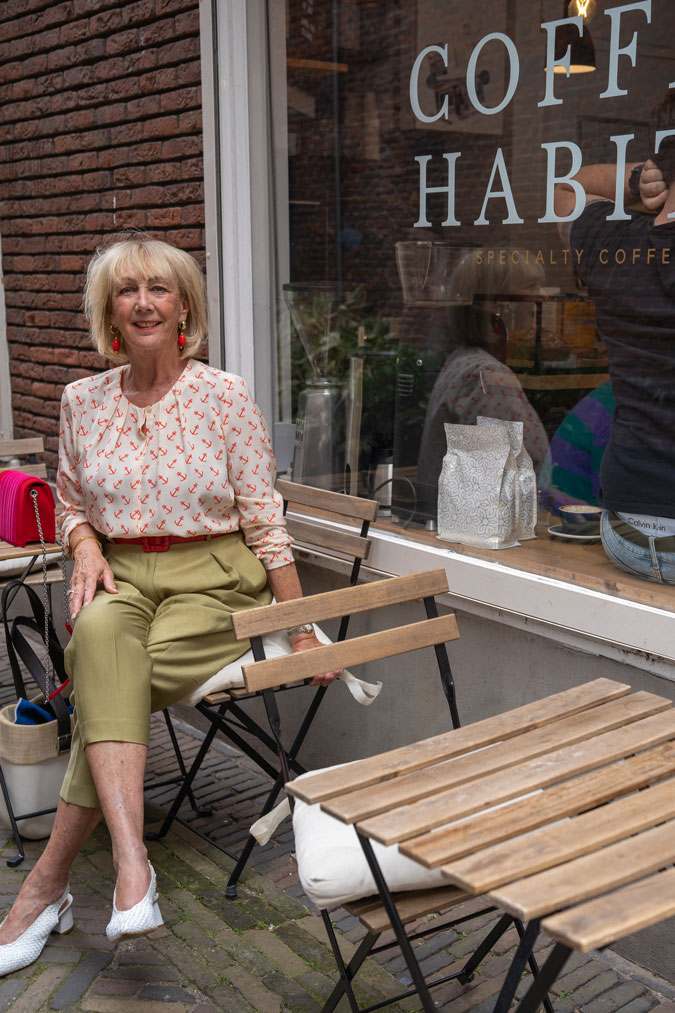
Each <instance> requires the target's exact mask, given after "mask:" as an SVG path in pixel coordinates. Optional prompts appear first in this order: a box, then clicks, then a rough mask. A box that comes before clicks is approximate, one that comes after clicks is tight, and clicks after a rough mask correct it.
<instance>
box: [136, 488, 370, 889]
mask: <svg viewBox="0 0 675 1013" xmlns="http://www.w3.org/2000/svg"><path fill="white" fill-rule="evenodd" d="M276 487H277V490H278V491H279V492H280V493H281V495H282V496H283V498H284V513H285V514H286V515H287V517H286V520H287V526H288V530H289V532H290V534H291V535H292V536H293V538H294V540H295V542H296V543H300V544H302V545H307V546H311V548H312V549H318V550H319V551H321V552H323V553H325V554H328V555H329V556H331V557H332V558H338V559H342V560H348V561H351V572H350V576H349V585H350V586H353V585H355V584H356V583H357V581H358V578H359V572H360V569H361V563H362V561H363V560H364V559H366V558H367V556H368V552H369V550H370V539H369V538H368V530H369V527H370V524H371V522H372V521H374V520H375V517H376V516H377V511H378V507H379V504H378V503H377V502H375V501H374V500H366V499H361V498H359V497H356V496H346V495H343V494H342V493H335V492H328V491H326V490H323V489H316V488H314V487H313V486H307V485H301V484H299V483H295V482H288V481H286V480H283V479H280V480H279V481H278V482H277V486H276ZM289 507H290V508H291V511H292V512H293V515H292V516H288V513H287V512H288V508H289ZM298 510H302V511H304V512H303V513H302V514H298V513H296V511H298ZM310 511H311V512H310ZM354 520H357V521H359V522H360V530H359V531H358V533H356V532H355V531H354V530H353V529H352V530H348V529H346V528H345V525H346V524H349V525H350V526H351V524H353V522H354ZM303 600H305V599H303ZM270 607H271V606H267V608H270ZM254 611H255V612H258V610H257V609H256V610H254ZM348 623H349V617H348V616H344V617H343V618H342V620H341V622H340V627H339V632H338V636H337V639H338V640H342V639H343V638H344V637H345V636H346V633H347V627H348ZM291 625H297V623H291V624H288V623H287V624H286V625H285V626H284V625H283V624H282V625H281V626H278V627H275V630H274V631H272V630H270V631H269V634H270V635H267V636H265V637H264V638H263V640H262V643H261V644H259V646H258V647H257V650H258V655H257V657H269V656H279V655H283V654H290V652H291V647H290V642H289V641H288V638H287V637H286V635H285V633H284V632H283V631H284V630H285V629H287V628H290V626H291ZM279 631H281V632H279ZM244 638H247V634H242V635H241V636H239V637H238V639H244ZM255 651H256V647H255V645H253V646H252V648H251V650H250V651H248V652H247V653H246V654H244V655H243V656H242V657H241V658H239V659H238V660H237V661H236V662H234V663H233V664H232V665H228V666H227V667H226V668H224V669H222V670H221V671H220V672H218V673H217V674H216V675H215V676H213V677H212V678H211V679H209V680H208V681H207V682H206V683H204V684H203V685H202V686H201V687H199V689H198V690H197V692H196V693H194V694H192V695H191V696H189V697H187V698H186V699H185V700H183V701H181V703H187V704H190V705H193V706H195V707H196V708H197V710H198V711H199V713H200V714H202V715H203V716H204V717H205V718H207V720H208V721H209V724H210V728H209V730H208V732H207V734H206V737H205V738H204V741H203V742H202V745H201V747H200V749H199V752H198V753H197V755H196V757H195V759H194V761H193V763H192V766H191V767H190V770H189V771H188V772H187V774H185V775H183V774H179V775H178V776H177V777H176V778H173V779H171V782H173V781H176V782H177V781H180V782H181V786H180V789H179V791H178V794H177V795H176V798H175V799H174V802H173V804H172V806H171V809H170V810H169V812H168V814H167V816H166V818H165V819H164V822H163V823H162V825H161V827H160V829H159V830H158V831H154V832H151V833H149V834H148V835H147V836H148V838H149V839H151V840H156V839H158V838H161V837H164V835H165V834H166V833H167V832H168V831H169V829H170V827H171V824H172V823H173V821H174V820H175V819H178V820H179V822H181V823H183V821H182V820H181V819H180V817H179V816H178V812H179V809H180V807H181V805H182V803H183V800H184V799H185V798H186V796H187V797H189V798H190V801H191V802H192V803H193V808H194V809H195V811H196V812H197V813H198V814H199V815H210V810H209V809H200V808H199V807H197V806H196V805H195V804H194V801H193V799H192V798H191V797H190V793H191V789H192V786H193V783H194V780H195V778H196V777H197V775H198V773H199V769H200V767H201V764H202V762H203V760H204V758H205V757H206V755H207V753H208V750H209V749H210V747H211V744H212V742H213V740H214V738H215V736H216V734H217V733H218V732H220V733H221V734H222V735H223V736H224V737H225V738H226V739H227V740H229V741H230V742H231V743H232V744H233V745H234V746H236V747H237V748H238V749H240V750H241V751H242V752H244V753H245V754H246V755H247V756H249V757H250V758H251V759H253V760H254V761H255V763H256V764H257V765H258V766H259V767H260V769H261V770H263V771H264V772H265V773H266V774H268V775H269V776H270V777H271V778H272V779H273V780H274V785H273V787H272V789H271V791H270V793H269V796H268V798H267V800H266V802H265V805H264V806H263V809H262V812H261V814H260V815H261V816H262V815H265V814H266V813H268V812H270V810H271V809H272V808H273V806H274V803H275V801H276V799H277V796H278V795H279V792H280V791H281V788H282V786H283V782H284V779H285V777H284V775H283V774H282V773H281V771H280V769H279V767H278V766H277V765H275V757H276V752H277V745H276V742H275V739H274V737H273V736H272V735H271V734H270V732H269V731H268V730H267V729H266V728H265V727H264V726H263V724H261V723H260V721H258V720H256V718H255V716H254V715H252V713H251V708H250V706H249V701H251V700H254V699H256V698H260V697H261V696H262V693H260V692H257V691H249V690H248V689H247V688H246V687H245V686H244V677H243V674H242V666H244V665H245V664H247V663H248V662H251V661H253V660H254V657H255V656H256V655H255ZM261 651H262V652H264V653H262V654H261V653H260V652H261ZM304 685H306V680H305V681H302V680H300V681H298V678H297V677H296V679H294V680H292V684H289V685H287V686H285V687H280V689H284V690H286V689H289V690H290V689H296V688H298V687H300V686H304ZM326 689H327V687H319V688H318V689H317V690H316V692H315V693H314V694H313V697H312V701H311V703H310V705H309V706H308V708H307V710H306V712H305V715H304V718H303V720H302V723H301V725H300V728H299V730H298V732H297V734H296V736H295V739H294V741H293V742H292V743H291V745H290V746H289V748H288V752H287V756H288V763H289V765H290V768H291V769H292V770H294V771H295V772H296V773H302V772H303V771H304V767H303V766H302V765H301V764H300V763H299V761H298V759H297V756H298V753H299V750H300V748H301V746H302V744H303V742H304V741H305V738H306V736H307V733H308V732H309V729H310V727H311V724H312V722H313V720H314V718H315V717H316V714H317V712H318V710H319V707H320V706H321V703H322V701H323V698H324V696H325V693H326ZM165 717H166V718H167V724H168V725H169V731H170V734H171V733H172V729H171V727H170V717H169V715H168V712H165ZM172 740H173V742H174V749H175V750H177V749H178V744H177V742H176V740H175V735H174V736H172ZM177 755H179V753H177ZM270 757H271V759H270ZM181 760H182V758H181ZM179 762H180V761H179ZM171 782H167V781H163V782H160V783H159V784H157V783H155V784H154V785H146V788H147V787H160V786H161V785H164V784H166V783H171ZM184 825H185V826H187V827H189V828H190V829H191V830H193V832H195V833H198V834H200V836H202V837H204V838H205V839H206V840H209V841H210V842H211V843H212V844H214V845H215V846H216V847H218V848H220V850H221V851H224V852H225V853H226V854H229V852H228V851H227V850H226V849H225V848H222V847H221V845H219V844H218V842H216V841H214V840H212V839H211V838H209V837H208V836H207V835H205V834H201V833H200V831H198V830H197V829H196V828H195V827H193V826H192V825H191V824H189V823H184ZM255 843H256V841H255V839H254V838H253V837H252V836H250V835H249V837H248V839H247V841H246V844H245V846H244V848H243V851H242V853H241V855H240V856H231V857H234V858H235V860H236V863H237V864H236V867H235V869H234V871H233V873H232V875H231V877H230V881H229V884H228V887H227V896H228V897H229V898H231V899H234V898H236V896H237V880H238V879H239V876H240V875H241V872H242V870H243V869H244V868H245V866H246V863H247V862H248V859H249V857H250V854H251V852H252V850H253V848H254V846H255Z"/></svg>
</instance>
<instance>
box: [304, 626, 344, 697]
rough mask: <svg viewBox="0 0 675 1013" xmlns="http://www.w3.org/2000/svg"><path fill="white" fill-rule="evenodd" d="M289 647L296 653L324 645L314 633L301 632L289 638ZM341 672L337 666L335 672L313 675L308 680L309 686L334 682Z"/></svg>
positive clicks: (327, 684)
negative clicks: (310, 679) (309, 680)
mask: <svg viewBox="0 0 675 1013" xmlns="http://www.w3.org/2000/svg"><path fill="white" fill-rule="evenodd" d="M291 647H292V648H293V653H294V654H297V653H299V652H300V651H313V650H314V648H315V647H325V644H322V643H321V641H320V640H319V639H318V638H317V636H316V634H315V633H301V634H300V635H299V636H297V637H292V638H291ZM341 674H342V669H341V668H339V669H338V670H337V671H336V672H324V673H323V675H315V676H314V678H313V679H312V681H311V682H310V686H330V684H331V682H335V680H336V679H337V677H338V676H339V675H341Z"/></svg>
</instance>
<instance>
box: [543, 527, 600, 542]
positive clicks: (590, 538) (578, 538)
mask: <svg viewBox="0 0 675 1013" xmlns="http://www.w3.org/2000/svg"><path fill="white" fill-rule="evenodd" d="M548 533H549V535H551V537H552V538H560V539H561V540H562V541H563V542H599V541H600V532H599V531H598V533H597V534H596V535H574V534H572V532H571V531H563V526H562V524H554V525H553V527H551V528H549V529H548Z"/></svg>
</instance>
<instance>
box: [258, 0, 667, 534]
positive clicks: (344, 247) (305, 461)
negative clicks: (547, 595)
mask: <svg viewBox="0 0 675 1013" xmlns="http://www.w3.org/2000/svg"><path fill="white" fill-rule="evenodd" d="M282 12H283V13H282ZM268 13H269V18H270V22H269V37H270V52H271V73H270V86H271V87H270V109H271V118H272V135H273V139H274V141H273V150H274V167H273V172H274V176H275V179H274V192H275V194H276V208H275V235H276V276H277V282H278V283H277V292H276V299H277V306H276V311H277V312H276V314H275V318H276V321H277V324H276V326H277V333H276V335H275V358H276V376H277V418H278V420H280V421H281V422H285V423H289V424H293V426H294V430H293V431H294V432H295V448H294V459H293V465H292V474H293V478H294V479H295V480H296V481H300V482H306V483H308V484H312V485H319V486H325V487H330V488H333V489H336V490H343V491H345V492H348V493H351V494H357V495H363V496H373V497H375V498H377V499H378V500H379V501H380V503H381V513H382V514H383V515H384V516H385V517H390V518H391V522H390V523H392V524H393V525H398V526H400V528H401V529H402V530H403V529H405V530H407V531H409V532H414V531H415V530H419V531H424V530H427V531H435V530H436V525H437V522H438V517H437V502H438V499H437V498H438V483H439V474H440V472H441V467H442V462H443V458H444V455H445V452H446V447H447V445H446V433H445V428H444V423H450V424H454V425H463V426H475V425H476V421H477V418H478V417H479V416H483V417H486V418H488V419H495V420H506V421H516V422H520V423H522V427H523V428H522V431H523V440H524V445H525V449H526V451H527V452H528V454H529V457H530V458H531V459H532V463H533V468H534V472H535V475H536V488H537V499H538V511H539V524H538V526H537V529H536V535H537V537H538V538H543V539H549V529H551V530H552V532H553V534H555V533H556V532H558V531H561V533H563V534H565V532H562V529H561V525H560V522H561V517H560V509H561V507H562V506H564V505H568V504H578V505H580V506H585V505H589V506H591V507H593V506H597V503H598V492H599V483H600V478H599V475H600V464H601V461H602V458H603V453H604V450H605V446H606V444H607V441H608V439H609V432H610V427H611V424H612V418H613V415H614V413H615V410H616V391H615V390H614V389H613V384H612V381H611V380H610V369H609V363H608V347H607V344H606V342H605V340H604V339H603V327H602V326H601V325H602V320H601V317H600V316H599V313H600V307H599V304H598V303H597V300H596V299H595V298H594V297H593V294H592V292H591V291H590V290H589V283H588V277H589V272H588V270H586V265H585V262H584V259H583V258H584V256H585V255H586V254H585V253H584V250H583V249H580V248H579V247H578V246H577V247H575V246H574V237H575V227H574V225H572V226H571V243H572V246H571V248H570V247H569V245H566V241H565V236H564V235H563V236H562V237H561V235H560V234H559V228H558V224H559V223H558V218H559V217H560V216H559V215H557V212H556V209H555V203H554V193H555V186H556V183H561V182H564V181H565V180H566V179H569V178H570V177H572V176H573V175H575V174H576V173H577V172H578V170H579V169H580V168H581V167H582V166H589V165H592V164H595V163H608V164H611V165H616V164H617V163H618V165H619V168H618V170H617V178H618V179H619V180H620V182H619V183H618V184H617V187H618V189H616V188H615V190H616V192H614V191H613V192H612V198H611V199H613V200H614V199H615V197H616V196H617V195H618V199H617V200H616V201H615V208H612V207H611V206H610V205H605V208H606V210H605V213H604V214H603V216H602V221H600V220H599V221H598V232H597V234H596V233H593V234H592V236H591V238H592V245H593V250H594V257H595V261H596V262H597V260H598V258H600V259H601V260H603V263H604V260H605V259H607V260H608V261H610V262H609V263H608V264H607V276H606V277H607V279H609V278H610V274H611V277H612V279H613V280H612V281H611V284H613V285H614V286H615V287H617V292H616V298H617V299H619V300H623V301H624V302H625V303H626V305H627V311H626V312H627V313H628V314H629V315H631V316H632V317H633V318H637V319H639V318H640V314H641V313H642V308H641V307H640V304H639V300H640V292H639V290H633V291H629V290H630V285H631V279H632V278H635V279H638V278H639V277H641V275H640V273H639V269H640V266H641V265H640V264H639V263H637V264H636V263H635V255H634V253H633V251H632V249H628V250H621V248H620V247H619V248H618V249H617V248H616V244H615V245H614V246H612V244H611V243H608V244H607V249H605V248H604V246H603V244H602V242H601V241H600V239H598V236H600V237H601V236H602V223H603V222H604V221H605V219H606V218H607V217H608V216H610V215H611V214H612V213H613V214H614V216H616V218H619V219H621V220H624V219H627V218H628V217H629V216H630V215H631V214H632V213H633V212H632V210H631V205H637V203H638V201H637V199H636V198H631V199H630V201H624V199H623V189H622V188H623V174H624V168H625V166H626V165H629V164H630V163H633V162H643V161H645V159H647V158H648V157H649V155H650V153H651V152H652V151H653V150H654V144H655V138H654V129H653V126H654V123H653V110H654V108H655V107H656V106H657V105H658V104H659V102H660V101H661V100H662V99H663V98H664V95H666V94H667V93H668V91H669V87H670V86H671V83H672V84H673V87H675V60H673V57H672V42H671V40H672V38H673V31H674V30H675V8H674V7H673V5H672V3H671V2H670V0H636V2H632V3H630V2H626V3H622V4H617V3H614V2H612V0H481V3H480V4H477V3H476V2H475V0H453V2H450V3H448V2H447V0H398V2H394V3H392V2H389V0H334V2H332V3H319V2H317V0H285V3H284V2H280V3H270V4H269V5H268ZM674 126H675V122H674ZM673 132H675V130H674V131H673ZM666 133H667V132H666ZM624 205H625V206H624ZM582 207H583V200H582V201H581V202H580V203H579V205H578V207H576V209H575V213H576V214H577V216H578V215H579V214H580V213H581V209H582ZM589 235H591V234H590V233H589ZM590 241H591V240H590V239H589V243H590ZM608 250H609V251H610V252H608ZM622 256H623V261H621V263H619V260H620V258H621V257H622ZM638 259H639V258H638ZM674 261H675V255H674ZM617 267H621V268H622V271H623V273H621V272H619V274H617V270H616V269H617ZM629 268H630V269H631V270H633V269H635V270H634V273H633V274H631V270H629ZM673 270H675V268H674V269H673ZM621 279H623V281H621ZM607 283H608V284H609V283H610V282H609V280H608V282H607ZM601 284H604V282H602V283H601ZM631 300H632V301H631ZM650 312H653V311H650ZM656 323H657V325H658V323H659V321H656ZM621 368H622V383H623V384H624V386H625V384H626V382H627V380H626V371H627V366H626V361H625V357H624V361H623V363H622V367H621ZM635 368H636V370H637V371H638V372H639V371H640V369H641V368H642V366H641V365H640V360H638V359H636V367H635ZM656 373H658V370H657V371H656ZM632 382H634V383H636V384H637V385H638V386H639V385H640V384H643V385H644V384H647V383H648V384H649V385H650V388H649V390H650V393H649V398H650V400H651V404H652V409H654V405H656V404H657V403H663V401H664V399H665V400H668V398H670V397H671V396H672V395H671V394H670V393H669V390H670V389H672V387H673V383H672V379H669V378H668V376H667V371H666V372H664V373H663V375H662V376H661V377H658V376H656V375H651V376H649V377H647V376H644V375H643V376H633V378H632ZM664 410H665V412H666V413H665V415H664V418H670V415H669V414H668V413H669V412H670V410H671V409H670V406H669V405H668V406H666V409H664ZM289 431H290V428H289ZM667 440H669V441H672V432H670V433H669V434H668V435H667ZM638 442H639V440H638ZM637 500H639V496H638V497H637ZM637 500H636V502H637ZM645 512H650V511H645ZM652 512H654V511H652ZM671 513H672V511H671ZM566 530H567V533H569V528H567V529H566ZM579 531H580V532H583V528H580V529H579ZM580 537H583V535H581V536H580Z"/></svg>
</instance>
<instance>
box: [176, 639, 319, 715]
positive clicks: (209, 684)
mask: <svg viewBox="0 0 675 1013" xmlns="http://www.w3.org/2000/svg"><path fill="white" fill-rule="evenodd" d="M314 632H315V633H316V636H317V639H318V640H319V641H320V642H321V643H322V644H332V642H333V641H332V640H331V639H330V637H327V636H326V634H325V633H324V632H323V630H321V629H319V627H318V626H315V627H314ZM262 641H263V645H264V648H265V657H266V658H282V657H284V656H285V655H286V654H290V653H291V642H290V640H289V639H288V637H287V636H286V634H285V633H284V632H283V631H280V632H279V633H269V634H268V635H267V636H265V637H263V638H262ZM254 661H255V658H254V657H253V651H252V650H248V651H246V653H245V654H242V655H241V657H240V658H237V660H236V661H233V662H231V663H230V664H229V665H225V667H224V668H221V669H220V671H218V672H216V674H215V675H212V676H211V678H210V679H207V680H206V682H202V683H201V685H199V686H197V688H196V689H193V690H192V692H191V693H190V694H188V696H184V697H183V699H182V700H180V701H179V702H180V703H182V704H187V705H188V706H190V707H194V706H195V705H196V704H198V703H199V701H200V700H203V699H204V697H205V696H208V695H209V693H221V692H223V691H224V690H226V689H233V688H234V687H235V686H239V687H242V686H243V685H244V676H243V675H242V671H241V667H242V665H252V664H253V663H254Z"/></svg>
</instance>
